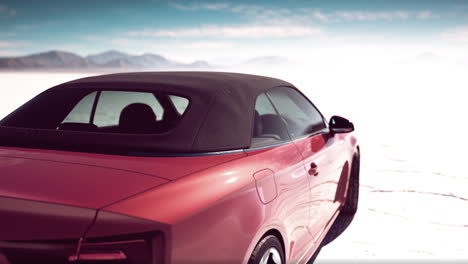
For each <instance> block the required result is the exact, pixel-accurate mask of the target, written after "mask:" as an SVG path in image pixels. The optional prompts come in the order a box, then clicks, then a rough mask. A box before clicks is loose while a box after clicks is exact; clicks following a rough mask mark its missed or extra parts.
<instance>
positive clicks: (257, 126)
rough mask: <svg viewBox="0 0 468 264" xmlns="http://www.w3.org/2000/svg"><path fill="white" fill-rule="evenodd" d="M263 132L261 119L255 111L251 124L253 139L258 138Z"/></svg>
mask: <svg viewBox="0 0 468 264" xmlns="http://www.w3.org/2000/svg"><path fill="white" fill-rule="evenodd" d="M262 132H263V124H262V119H261V118H260V114H259V113H258V111H257V110H255V118H254V124H253V137H259V136H260V135H261V134H262Z"/></svg>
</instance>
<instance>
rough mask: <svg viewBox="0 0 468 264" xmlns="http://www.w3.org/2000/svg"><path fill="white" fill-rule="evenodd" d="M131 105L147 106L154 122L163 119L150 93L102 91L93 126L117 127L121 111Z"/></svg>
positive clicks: (160, 109) (162, 110)
mask: <svg viewBox="0 0 468 264" xmlns="http://www.w3.org/2000/svg"><path fill="white" fill-rule="evenodd" d="M131 104H141V105H147V106H149V107H150V108H151V110H152V111H153V113H154V115H155V118H156V120H161V119H162V117H163V114H164V109H163V108H162V106H161V104H160V103H159V102H158V100H157V99H156V97H155V96H154V94H152V93H145V92H123V91H122V92H121V91H102V92H101V96H100V97H99V102H98V104H97V107H96V114H95V116H94V124H95V125H96V126H98V127H108V126H117V125H119V121H120V116H121V113H122V111H123V110H124V108H126V107H127V106H129V105H131ZM141 112H144V111H143V110H142V111H141Z"/></svg>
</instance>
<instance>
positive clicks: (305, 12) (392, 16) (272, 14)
mask: <svg viewBox="0 0 468 264" xmlns="http://www.w3.org/2000/svg"><path fill="white" fill-rule="evenodd" d="M170 5H171V6H172V7H174V8H177V9H179V10H184V11H198V10H212V11H228V12H231V13H238V14H243V15H245V16H246V17H248V18H251V19H253V20H255V21H264V20H270V21H271V20H274V19H283V20H284V19H288V20H291V21H294V20H301V21H305V20H307V21H308V22H317V21H318V22H321V23H330V22H351V21H362V22H364V21H379V20H383V21H392V20H406V19H424V20H425V19H432V18H439V17H440V16H438V15H435V14H434V13H433V12H432V11H428V10H422V11H406V10H396V11H363V10H336V11H329V12H325V11H322V10H319V9H313V8H297V9H291V8H267V7H264V6H260V5H247V4H241V5H233V4H229V3H195V4H181V3H171V4H170Z"/></svg>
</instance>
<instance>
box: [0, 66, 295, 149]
mask: <svg viewBox="0 0 468 264" xmlns="http://www.w3.org/2000/svg"><path fill="white" fill-rule="evenodd" d="M277 86H289V87H294V86H293V85H291V84H290V83H288V82H285V81H282V80H279V79H275V78H270V77H264V76H257V75H248V74H239V73H224V72H137V73H118V74H107V75H101V76H94V77H87V78H82V79H78V80H74V81H70V82H67V83H64V84H61V85H58V86H55V87H53V88H51V89H49V90H47V91H46V92H48V91H53V90H59V89H60V90H62V89H110V90H141V91H150V92H158V91H159V92H168V93H171V94H174V95H180V96H183V97H186V98H188V99H189V100H190V104H189V108H188V109H187V111H186V113H185V114H184V116H183V118H182V120H181V121H180V123H179V124H178V125H177V126H176V127H175V128H174V129H173V130H171V131H169V132H167V133H163V134H149V135H141V134H138V135H137V134H105V133H87V132H78V131H58V130H40V129H36V130H35V131H32V130H34V129H27V128H17V127H9V126H4V124H2V123H4V122H3V121H4V120H5V119H4V120H2V122H1V123H0V144H2V145H18V144H19V143H20V142H22V143H21V145H22V146H25V144H26V145H27V144H30V145H31V147H46V148H57V149H71V150H72V149H76V150H78V151H80V150H84V151H92V152H109V151H111V152H122V153H137V152H142V153H146V152H148V153H166V152H176V153H179V152H180V153H197V152H213V151H225V150H235V149H243V148H248V147H249V146H250V143H251V137H252V126H253V119H254V104H255V100H256V97H257V96H258V95H259V94H260V93H262V92H264V91H265V90H267V89H269V88H272V87H277ZM7 118H8V117H7ZM6 142H10V144H6ZM13 142H16V143H14V144H13ZM25 142H29V143H25ZM50 146H55V147H50ZM26 147H27V146H26Z"/></svg>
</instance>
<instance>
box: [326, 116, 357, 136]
mask: <svg viewBox="0 0 468 264" xmlns="http://www.w3.org/2000/svg"><path fill="white" fill-rule="evenodd" d="M329 126H330V130H331V131H332V132H333V133H349V132H352V131H354V125H353V123H351V122H349V120H348V119H346V118H343V117H341V116H332V117H331V118H330V123H329Z"/></svg>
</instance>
